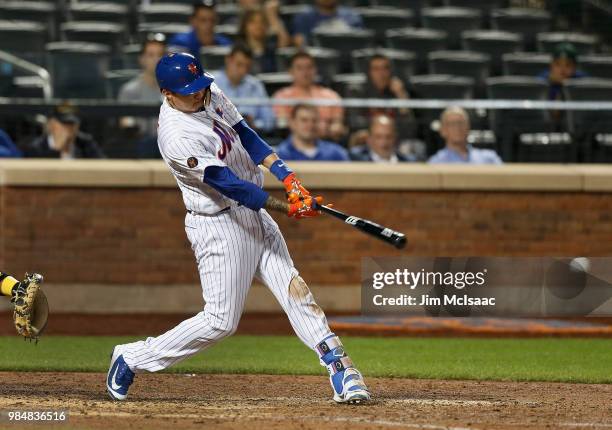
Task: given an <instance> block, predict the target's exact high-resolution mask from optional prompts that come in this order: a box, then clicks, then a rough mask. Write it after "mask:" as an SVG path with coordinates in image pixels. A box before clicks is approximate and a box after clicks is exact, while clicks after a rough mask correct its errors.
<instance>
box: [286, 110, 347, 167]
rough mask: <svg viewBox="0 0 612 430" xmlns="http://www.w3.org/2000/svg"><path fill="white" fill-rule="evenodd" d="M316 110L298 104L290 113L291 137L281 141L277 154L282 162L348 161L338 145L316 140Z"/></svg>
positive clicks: (344, 152)
mask: <svg viewBox="0 0 612 430" xmlns="http://www.w3.org/2000/svg"><path fill="white" fill-rule="evenodd" d="M318 120H319V114H318V110H317V108H316V107H314V106H310V105H304V104H299V105H296V106H295V107H294V108H293V109H292V111H291V121H290V122H289V127H290V129H291V135H289V137H288V138H287V139H285V140H284V141H282V142H281V143H280V144H279V145H278V148H277V151H276V152H277V153H278V156H279V157H280V158H282V159H283V160H307V161H348V160H349V156H348V153H347V152H346V150H345V149H344V148H343V147H341V146H340V145H338V144H336V143H333V142H328V141H325V140H321V139H318V138H317V122H318Z"/></svg>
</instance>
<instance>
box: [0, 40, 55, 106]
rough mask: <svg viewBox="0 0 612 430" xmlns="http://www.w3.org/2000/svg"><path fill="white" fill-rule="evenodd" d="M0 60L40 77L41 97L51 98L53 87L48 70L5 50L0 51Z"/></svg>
mask: <svg viewBox="0 0 612 430" xmlns="http://www.w3.org/2000/svg"><path fill="white" fill-rule="evenodd" d="M0 61H4V62H6V63H9V64H11V65H12V66H13V67H15V68H17V69H20V70H22V71H24V72H28V73H31V74H32V75H34V76H36V77H38V78H39V79H40V83H41V87H42V91H43V97H44V99H45V100H51V99H53V87H52V85H51V75H50V74H49V72H48V71H47V70H46V69H44V68H43V67H40V66H38V65H36V64H34V63H30V62H29V61H26V60H24V59H22V58H19V57H16V56H15V55H13V54H10V53H8V52H6V51H0Z"/></svg>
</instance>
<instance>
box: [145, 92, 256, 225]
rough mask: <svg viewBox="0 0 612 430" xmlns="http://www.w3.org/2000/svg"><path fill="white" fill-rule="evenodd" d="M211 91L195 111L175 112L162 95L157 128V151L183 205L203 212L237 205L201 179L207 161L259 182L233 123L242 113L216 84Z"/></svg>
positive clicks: (215, 211)
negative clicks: (204, 104) (205, 102)
mask: <svg viewBox="0 0 612 430" xmlns="http://www.w3.org/2000/svg"><path fill="white" fill-rule="evenodd" d="M211 93H212V94H211V101H210V105H209V106H208V107H207V108H206V109H205V110H202V111H201V112H196V113H183V112H181V111H178V110H176V109H174V108H172V107H171V106H170V105H169V104H168V101H167V100H164V102H163V104H162V106H161V108H160V111H159V122H158V130H157V144H158V145H159V151H160V153H161V155H162V157H163V159H164V161H165V162H166V164H167V165H168V167H169V168H170V171H171V172H172V174H173V175H174V178H175V179H176V182H177V183H178V186H179V188H180V190H181V192H182V194H183V201H184V202H185V208H186V209H188V210H191V211H193V212H197V213H202V214H214V213H217V212H219V211H220V210H223V209H225V208H226V207H228V206H233V205H235V204H236V203H235V202H234V201H233V200H231V199H229V198H227V197H225V196H223V195H222V194H221V193H219V192H218V191H216V190H215V189H213V188H212V187H210V186H208V185H207V184H205V183H204V180H203V178H204V169H205V168H206V167H208V166H222V167H223V166H227V167H229V168H230V169H231V170H232V171H233V172H234V173H235V174H236V176H238V177H239V178H240V179H243V180H245V181H249V182H253V183H254V184H256V185H258V186H260V187H261V186H262V185H263V173H262V172H261V170H260V169H259V167H258V166H256V165H255V163H253V161H252V160H251V157H249V154H248V152H247V151H246V149H244V147H243V146H242V143H241V142H240V138H239V137H238V134H237V133H236V132H235V131H234V129H233V128H232V126H233V125H235V124H237V123H238V122H240V121H241V120H242V116H241V115H240V113H239V112H238V110H237V109H236V107H235V106H234V105H233V103H232V102H231V101H229V100H228V99H227V97H226V96H225V95H224V94H223V92H222V91H221V89H220V88H219V87H218V86H217V85H216V84H215V83H213V84H212V85H211Z"/></svg>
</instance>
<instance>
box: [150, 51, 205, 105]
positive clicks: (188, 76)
mask: <svg viewBox="0 0 612 430" xmlns="http://www.w3.org/2000/svg"><path fill="white" fill-rule="evenodd" d="M155 77H156V78H157V84H158V85H159V88H160V89H162V90H168V91H172V92H173V93H178V94H181V95H188V94H193V93H197V92H198V91H201V90H203V89H204V88H208V87H209V86H210V84H212V83H213V81H214V80H215V78H213V76H212V75H210V74H209V73H206V72H205V71H204V70H203V69H202V65H201V64H200V60H198V59H197V58H196V57H194V56H193V55H191V54H187V53H186V52H177V53H172V54H168V55H164V56H163V57H162V58H161V60H159V63H157V67H156V68H155Z"/></svg>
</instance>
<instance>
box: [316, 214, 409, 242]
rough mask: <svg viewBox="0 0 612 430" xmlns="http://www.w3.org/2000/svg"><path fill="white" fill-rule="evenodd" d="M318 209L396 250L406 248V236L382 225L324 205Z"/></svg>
mask: <svg viewBox="0 0 612 430" xmlns="http://www.w3.org/2000/svg"><path fill="white" fill-rule="evenodd" d="M319 207H320V208H321V211H323V212H325V213H326V214H329V215H331V216H333V217H336V218H338V219H340V220H342V221H344V222H345V223H346V224H348V225H351V226H353V227H355V228H356V229H357V230H361V231H362V232H364V233H367V234H369V235H371V236H374V237H376V238H378V239H380V240H383V241H385V242H387V243H389V244H391V245H393V246H395V247H396V248H397V249H402V248H403V247H405V246H406V236H405V235H404V233H400V232H398V231H395V230H392V229H390V228H387V227H383V226H382V225H380V224H376V223H375V222H372V221H370V220H367V219H363V218H359V217H356V216H353V215H347V214H345V213H344V212H340V211H339V210H336V209H332V208H330V207H328V206H325V205H319Z"/></svg>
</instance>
